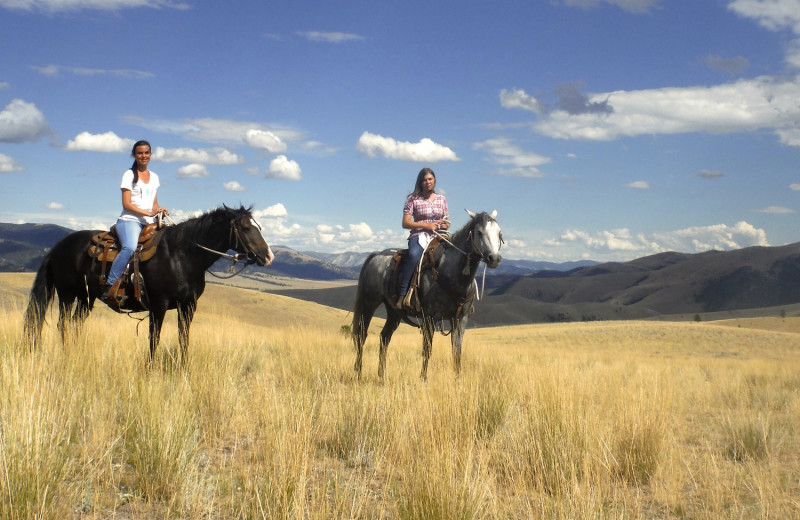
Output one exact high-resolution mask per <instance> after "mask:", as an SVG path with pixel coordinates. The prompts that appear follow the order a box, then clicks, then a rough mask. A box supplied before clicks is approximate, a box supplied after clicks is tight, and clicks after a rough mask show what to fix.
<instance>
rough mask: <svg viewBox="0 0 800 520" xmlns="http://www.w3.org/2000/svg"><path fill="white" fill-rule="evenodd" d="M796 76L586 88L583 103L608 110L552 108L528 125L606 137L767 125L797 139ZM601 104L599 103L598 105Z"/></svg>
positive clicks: (799, 84) (560, 135)
mask: <svg viewBox="0 0 800 520" xmlns="http://www.w3.org/2000/svg"><path fill="white" fill-rule="evenodd" d="M798 97H800V77H792V78H788V79H776V78H771V77H758V78H754V79H743V80H739V81H736V82H732V83H726V84H722V85H717V86H712V87H686V88H682V87H681V88H678V87H675V88H672V87H668V88H660V89H650V90H634V91H616V92H607V93H601V94H592V95H589V96H588V97H587V106H600V105H597V104H601V105H602V104H607V106H608V107H609V109H610V111H609V112H603V111H596V112H592V111H587V112H582V113H580V112H578V113H575V112H570V111H568V110H566V109H564V108H555V109H554V110H552V111H550V112H547V113H546V114H545V115H543V116H542V117H541V118H540V119H539V120H538V121H535V122H533V123H532V127H533V128H534V129H535V130H536V131H538V132H539V133H541V134H543V135H546V136H549V137H553V138H557V139H587V140H596V141H608V140H613V139H617V138H619V137H623V136H637V135H646V134H650V135H658V134H678V133H691V132H709V133H728V132H748V131H755V130H759V129H773V130H775V131H776V133H777V134H778V135H779V137H780V138H781V141H782V142H784V143H785V144H793V143H795V142H797V137H798V134H797V129H796V128H795V124H796V121H797V120H798V118H800V104H798V103H797V99H798ZM603 106H605V105H603Z"/></svg>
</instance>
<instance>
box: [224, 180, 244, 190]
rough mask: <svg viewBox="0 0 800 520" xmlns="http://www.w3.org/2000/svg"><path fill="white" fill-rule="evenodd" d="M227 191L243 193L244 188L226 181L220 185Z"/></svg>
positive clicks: (236, 183)
mask: <svg viewBox="0 0 800 520" xmlns="http://www.w3.org/2000/svg"><path fill="white" fill-rule="evenodd" d="M222 187H223V188H225V189H226V190H228V191H245V187H244V186H242V185H241V184H239V183H238V182H236V181H228V182H226V183H224V184H223V185H222Z"/></svg>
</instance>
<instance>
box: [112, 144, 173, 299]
mask: <svg viewBox="0 0 800 520" xmlns="http://www.w3.org/2000/svg"><path fill="white" fill-rule="evenodd" d="M150 153H151V148H150V143H148V142H147V141H136V143H134V145H133V148H132V150H131V156H132V157H133V164H132V165H131V167H130V169H128V170H126V171H125V173H123V174H122V184H121V185H120V189H121V190H122V213H121V214H120V216H119V218H118V219H117V224H116V230H117V238H118V239H119V242H120V251H119V253H118V254H117V257H116V258H115V259H114V263H112V264H111V271H110V272H109V274H108V278H106V291H105V293H104V295H103V298H102V299H103V301H105V302H106V303H108V297H109V293H111V289H112V287H113V286H114V284H115V283H116V282H117V281H118V280H119V278H120V277H121V276H122V273H123V272H124V271H125V267H126V266H127V265H128V262H129V261H130V259H131V257H132V256H133V253H134V251H136V245H137V242H138V241H139V235H140V234H141V232H142V229H143V228H144V226H145V225H147V224H151V223H153V222H154V221H155V216H156V215H158V214H159V213H164V214H165V215H169V211H168V210H167V209H166V208H162V207H161V206H160V205H159V204H158V187H159V185H160V183H159V180H158V175H156V173H155V172H151V171H150V170H149V168H148V165H149V164H150Z"/></svg>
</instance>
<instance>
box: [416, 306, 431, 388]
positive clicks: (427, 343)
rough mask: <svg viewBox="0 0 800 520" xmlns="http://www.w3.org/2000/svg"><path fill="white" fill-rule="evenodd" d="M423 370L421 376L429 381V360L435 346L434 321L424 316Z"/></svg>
mask: <svg viewBox="0 0 800 520" xmlns="http://www.w3.org/2000/svg"><path fill="white" fill-rule="evenodd" d="M420 326H421V327H422V372H420V374H419V378H420V379H421V380H423V381H426V382H427V381H428V360H429V359H430V358H431V347H432V346H433V332H434V327H435V325H434V323H433V320H432V319H430V318H423V319H422V323H421V324H420Z"/></svg>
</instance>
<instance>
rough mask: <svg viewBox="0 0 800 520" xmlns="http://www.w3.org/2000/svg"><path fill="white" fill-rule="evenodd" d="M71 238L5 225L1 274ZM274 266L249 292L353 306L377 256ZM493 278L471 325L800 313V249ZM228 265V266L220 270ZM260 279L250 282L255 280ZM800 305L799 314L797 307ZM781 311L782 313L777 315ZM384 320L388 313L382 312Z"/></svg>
mask: <svg viewBox="0 0 800 520" xmlns="http://www.w3.org/2000/svg"><path fill="white" fill-rule="evenodd" d="M69 232H71V230H69V229H67V228H63V227H60V226H55V225H51V224H2V223H0V271H15V272H20V271H35V270H36V269H37V268H38V266H39V264H40V263H41V260H42V258H43V257H44V255H45V254H46V252H47V250H48V249H49V247H51V246H52V245H53V244H54V243H55V242H56V241H57V240H58V239H59V238H61V237H63V236H64V235H66V234H67V233H69ZM273 251H274V252H275V255H276V258H275V261H274V262H273V264H272V265H271V266H270V267H268V268H256V267H250V268H248V270H247V271H245V273H244V274H243V275H242V276H240V277H237V278H239V279H241V280H248V279H249V280H250V284H249V285H248V287H250V288H256V289H258V290H264V291H267V292H272V293H277V294H284V295H286V296H290V297H293V298H299V299H303V300H309V301H314V302H317V303H320V304H323V305H328V306H331V307H336V308H341V309H347V310H349V309H350V308H351V307H352V302H353V299H354V295H355V280H357V278H358V273H359V270H360V267H361V265H362V264H363V262H364V260H365V259H366V257H367V255H368V253H341V254H327V253H316V252H308V251H307V252H298V251H295V250H293V249H291V248H288V247H282V246H274V247H273ZM500 265H501V268H499V269H496V270H491V269H490V270H488V271H487V277H486V279H485V281H483V280H481V285H483V286H484V287H485V292H484V293H483V294H482V298H481V299H480V300H479V301H477V302H476V305H475V307H476V312H475V314H474V315H473V316H472V317H471V319H470V323H471V326H494V325H515V324H523V323H542V322H562V321H593V320H619V319H658V318H663V317H670V316H672V317H680V318H682V319H691V317H695V318H697V317H699V316H700V315H701V314H702V315H709V314H714V313H716V315H717V316H724V315H725V313H731V312H755V310H756V309H764V308H772V309H775V308H782V310H781V311H780V312H782V313H783V312H785V309H786V308H789V309H790V310H792V311H793V312H794V310H796V309H800V243H795V244H789V245H785V246H777V247H748V248H743V249H737V250H733V251H707V252H703V253H695V254H688V253H677V252H667V253H660V254H655V255H651V256H646V257H642V258H638V259H636V260H632V261H629V262H607V263H597V262H591V261H584V262H577V263H567V264H555V263H548V262H530V261H523V260H509V259H504V260H503V262H502V263H501V264H500ZM225 267H227V266H226V265H224V263H223V262H220V263H219V264H218V265H217V267H216V269H215V270H219V271H222V270H224V269H225ZM248 273H250V274H248ZM259 275H260V276H262V277H263V276H271V277H276V276H278V277H288V278H299V279H305V280H319V281H332V280H350V283H345V284H343V285H341V286H338V287H334V288H326V289H281V288H280V287H278V288H277V289H275V288H267V287H265V286H264V284H261V285H258V283H255V284H254V283H253V280H256V281H257V280H258V279H259ZM793 306H796V307H793ZM774 312H778V311H774ZM377 315H378V316H380V315H381V314H380V313H378V314H377Z"/></svg>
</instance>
